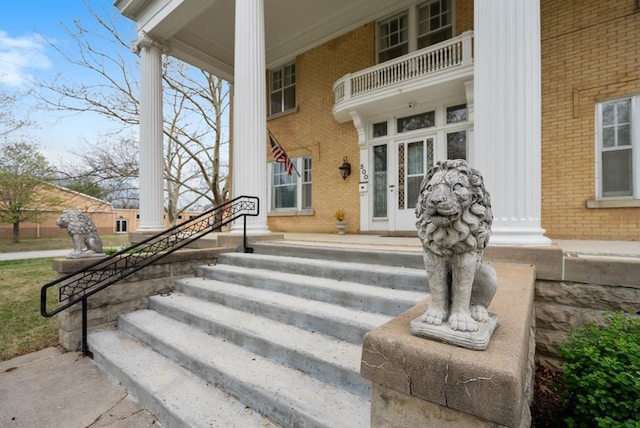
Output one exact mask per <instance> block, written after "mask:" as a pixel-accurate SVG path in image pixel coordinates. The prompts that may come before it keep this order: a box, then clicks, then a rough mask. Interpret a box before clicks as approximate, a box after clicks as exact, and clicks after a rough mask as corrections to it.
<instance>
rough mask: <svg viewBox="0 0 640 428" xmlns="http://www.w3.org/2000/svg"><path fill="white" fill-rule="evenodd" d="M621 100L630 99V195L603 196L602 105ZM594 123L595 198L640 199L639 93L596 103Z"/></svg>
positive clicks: (603, 148)
mask: <svg viewBox="0 0 640 428" xmlns="http://www.w3.org/2000/svg"><path fill="white" fill-rule="evenodd" d="M623 100H630V101H631V107H630V112H629V122H630V126H631V132H630V136H631V177H632V179H631V195H627V196H603V194H602V192H603V182H602V180H603V178H604V173H603V171H602V167H603V165H602V152H603V151H607V150H609V149H608V148H605V147H603V138H602V135H603V123H602V119H603V117H602V114H603V107H604V106H605V105H607V104H610V103H615V102H620V101H623ZM595 110H596V111H595V124H596V136H595V137H596V144H595V148H596V150H595V151H596V153H595V161H596V169H595V171H596V180H595V181H596V182H595V185H596V199H597V200H602V201H614V200H630V199H640V129H639V128H640V95H630V96H624V97H617V98H611V99H607V100H603V101H599V102H597V103H596V109H595Z"/></svg>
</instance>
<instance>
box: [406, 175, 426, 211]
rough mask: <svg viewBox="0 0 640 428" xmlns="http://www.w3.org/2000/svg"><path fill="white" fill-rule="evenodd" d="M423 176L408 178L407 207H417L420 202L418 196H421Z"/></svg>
mask: <svg viewBox="0 0 640 428" xmlns="http://www.w3.org/2000/svg"><path fill="white" fill-rule="evenodd" d="M422 178H423V177H417V176H416V177H408V178H407V208H412V209H413V208H415V207H416V205H417V204H418V196H420V184H422Z"/></svg>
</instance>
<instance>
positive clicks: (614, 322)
mask: <svg viewBox="0 0 640 428" xmlns="http://www.w3.org/2000/svg"><path fill="white" fill-rule="evenodd" d="M560 356H561V357H562V358H563V359H564V361H565V362H564V364H563V373H564V380H565V383H566V388H567V389H566V393H565V396H564V400H563V401H564V406H565V410H566V412H567V415H568V417H567V418H566V419H565V422H566V423H567V425H568V426H570V427H592V426H599V427H612V426H616V427H618V426H622V427H638V426H640V393H639V391H640V317H637V316H635V315H629V314H624V313H611V314H607V322H606V323H605V325H604V326H599V325H588V326H586V327H583V328H578V329H576V330H574V331H573V332H571V333H570V334H569V336H568V337H567V340H566V341H565V342H564V343H563V344H562V345H561V346H560Z"/></svg>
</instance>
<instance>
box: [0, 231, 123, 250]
mask: <svg viewBox="0 0 640 428" xmlns="http://www.w3.org/2000/svg"><path fill="white" fill-rule="evenodd" d="M100 239H102V245H103V246H104V247H105V248H108V247H122V246H128V245H129V236H128V235H127V234H126V233H125V234H122V235H104V236H100ZM66 248H69V250H71V249H72V248H73V242H72V241H71V238H70V237H69V236H67V235H64V236H56V237H52V238H20V242H18V243H17V244H12V243H11V238H8V239H0V253H14V252H19V251H40V250H64V249H66Z"/></svg>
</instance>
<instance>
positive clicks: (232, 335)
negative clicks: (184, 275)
mask: <svg viewBox="0 0 640 428" xmlns="http://www.w3.org/2000/svg"><path fill="white" fill-rule="evenodd" d="M149 308H150V309H152V310H154V311H156V312H158V313H160V314H163V315H165V316H168V317H171V318H173V319H176V320H178V321H181V322H183V323H185V324H188V325H190V326H192V327H196V328H198V329H200V330H202V331H204V332H205V333H208V334H210V335H212V336H216V337H220V338H222V339H224V340H226V341H228V342H231V343H234V344H236V345H239V346H242V347H243V348H245V349H247V350H250V351H252V352H255V353H256V354H259V355H260V356H262V357H266V358H270V359H272V360H275V361H278V362H280V363H282V364H285V365H287V366H289V367H293V368H296V369H298V370H301V371H304V372H305V373H307V374H309V375H310V376H313V377H316V378H318V379H319V380H321V381H323V382H328V383H331V384H333V385H336V386H342V387H343V388H346V389H348V390H349V391H351V392H353V393H357V394H360V395H361V396H363V397H367V398H368V397H369V396H370V392H371V389H370V384H369V382H368V381H366V380H364V379H363V378H362V377H361V376H360V357H361V346H360V345H356V344H353V343H349V342H346V341H344V340H339V339H337V338H335V337H332V336H327V335H324V334H321V333H318V332H313V331H309V330H304V329H301V328H297V327H294V326H290V325H286V324H282V323H279V322H277V321H274V320H270V319H267V318H264V317H260V316H257V315H253V314H250V313H247V312H243V311H239V310H236V309H232V308H229V307H225V306H222V305H218V304H215V303H211V302H206V301H204V300H202V299H197V298H194V297H191V296H187V295H184V294H181V293H173V294H171V295H168V296H153V297H150V299H149Z"/></svg>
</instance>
